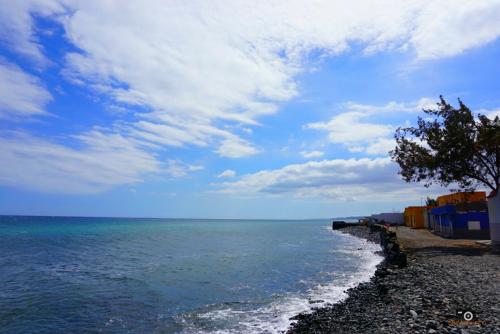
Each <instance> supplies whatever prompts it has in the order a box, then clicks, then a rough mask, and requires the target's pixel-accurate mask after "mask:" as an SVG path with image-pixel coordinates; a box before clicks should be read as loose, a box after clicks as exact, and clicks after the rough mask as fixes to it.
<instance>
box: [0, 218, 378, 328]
mask: <svg viewBox="0 0 500 334" xmlns="http://www.w3.org/2000/svg"><path fill="white" fill-rule="evenodd" d="M377 249H378V246H376V245H374V244H371V243H368V242H366V241H363V240H360V239H357V238H354V237H352V236H348V235H343V234H340V233H338V232H334V231H332V230H331V229H330V222H329V221H326V220H324V221H321V220H312V221H271V220H268V221H266V220H177V219H122V218H63V217H7V216H4V217H2V216H0V332H1V333H91V332H102V333H211V332H219V333H252V332H253V333H266V332H269V333H278V332H279V331H281V330H285V329H286V328H287V326H288V325H289V324H290V321H289V320H288V319H289V318H290V317H291V316H293V315H295V314H297V313H299V312H301V311H307V310H310V308H311V307H314V306H319V305H322V304H324V303H327V302H336V301H338V300H340V299H341V298H343V297H344V296H345V294H344V293H343V291H344V290H345V289H346V288H347V287H350V286H353V285H355V284H357V283H359V282H361V281H364V280H367V279H368V278H369V276H370V275H371V274H372V273H373V271H374V267H375V265H376V264H377V263H378V261H379V260H380V257H378V256H376V255H374V254H373V252H374V251H375V250H377ZM320 299H321V300H323V301H324V302H319V303H311V302H314V301H318V300H320Z"/></svg>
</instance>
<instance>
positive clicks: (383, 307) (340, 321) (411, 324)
mask: <svg viewBox="0 0 500 334" xmlns="http://www.w3.org/2000/svg"><path fill="white" fill-rule="evenodd" d="M341 231H342V232H343V233H349V234H352V235H354V236H357V237H360V238H365V239H367V240H370V241H372V242H380V243H381V244H382V247H383V249H384V254H385V261H383V262H382V263H381V264H380V265H379V267H378V269H377V271H376V272H375V275H374V276H373V277H372V279H371V280H370V281H369V282H367V283H362V284H360V285H359V286H357V287H355V288H352V289H350V290H349V291H348V295H349V297H348V298H347V299H346V300H344V301H343V302H341V303H339V304H335V305H332V306H330V307H325V308H320V309H317V310H315V311H314V312H313V313H309V314H299V315H298V316H296V317H294V318H293V319H294V320H297V322H296V323H294V324H293V325H292V326H291V328H290V329H289V330H288V332H287V333H288V334H299V333H460V334H466V333H500V256H499V255H495V254H490V253H488V252H485V251H482V250H477V249H453V250H451V249H422V250H419V251H411V250H410V251H407V252H401V251H400V249H399V245H398V244H397V242H396V240H395V238H394V235H387V234H384V233H379V232H377V231H373V230H372V231H370V229H369V228H367V227H364V226H352V227H345V228H342V229H341ZM397 254H404V255H397ZM403 256H404V260H403ZM402 261H403V262H404V263H403V262H402ZM467 310H471V311H472V312H473V313H474V315H475V316H474V319H473V320H472V321H466V320H464V319H463V317H462V316H460V315H457V311H464V312H465V311H467Z"/></svg>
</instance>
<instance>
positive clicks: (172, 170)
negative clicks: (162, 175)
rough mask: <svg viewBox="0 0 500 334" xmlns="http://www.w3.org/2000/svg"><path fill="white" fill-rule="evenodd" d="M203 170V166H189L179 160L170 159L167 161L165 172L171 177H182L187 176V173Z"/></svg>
mask: <svg viewBox="0 0 500 334" xmlns="http://www.w3.org/2000/svg"><path fill="white" fill-rule="evenodd" d="M203 169H204V167H203V166H199V165H190V164H187V163H185V162H182V161H180V160H173V159H170V160H168V161H167V168H166V172H167V173H168V174H170V175H171V176H172V177H184V176H186V175H188V173H189V172H195V171H200V170H203Z"/></svg>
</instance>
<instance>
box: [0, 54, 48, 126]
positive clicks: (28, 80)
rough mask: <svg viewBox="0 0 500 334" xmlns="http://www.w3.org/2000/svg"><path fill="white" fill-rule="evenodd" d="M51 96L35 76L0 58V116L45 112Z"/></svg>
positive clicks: (21, 116)
mask: <svg viewBox="0 0 500 334" xmlns="http://www.w3.org/2000/svg"><path fill="white" fill-rule="evenodd" d="M51 99H52V96H51V95H50V93H49V92H48V91H47V89H46V88H45V87H43V85H42V84H41V83H40V80H38V79H37V78H36V77H34V76H32V75H30V74H28V73H26V72H24V71H23V70H22V69H21V68H19V67H18V66H16V65H13V64H9V63H7V62H5V61H4V60H2V59H1V58H0V118H11V119H12V118H13V119H16V118H25V117H30V116H35V115H43V114H47V112H46V111H45V109H44V108H45V105H46V104H47V103H48V102H49V101H50V100H51Z"/></svg>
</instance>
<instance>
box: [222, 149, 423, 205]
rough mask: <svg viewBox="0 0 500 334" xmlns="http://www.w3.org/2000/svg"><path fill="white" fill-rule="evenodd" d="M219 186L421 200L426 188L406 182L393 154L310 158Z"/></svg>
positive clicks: (232, 189)
mask: <svg viewBox="0 0 500 334" xmlns="http://www.w3.org/2000/svg"><path fill="white" fill-rule="evenodd" d="M216 186H218V187H219V191H221V192H226V193H241V194H252V193H264V194H272V195H277V196H288V195H293V196H299V197H325V198H331V199H334V200H343V201H363V200H364V201H373V200H376V201H387V200H397V201H405V200H417V199H419V198H420V197H422V196H423V195H422V194H423V193H424V191H425V190H423V187H422V186H418V185H409V184H405V183H404V182H403V181H402V180H401V179H400V177H399V175H398V174H397V165H396V164H395V163H393V162H391V161H390V159H389V158H376V159H368V158H364V159H335V160H323V161H310V162H307V163H303V164H293V165H287V166H285V167H282V168H279V169H274V170H263V171H259V172H256V173H253V174H246V175H243V176H242V177H241V178H240V180H238V181H233V182H222V183H219V184H216ZM425 193H429V192H428V191H425ZM425 193H424V194H425Z"/></svg>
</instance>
